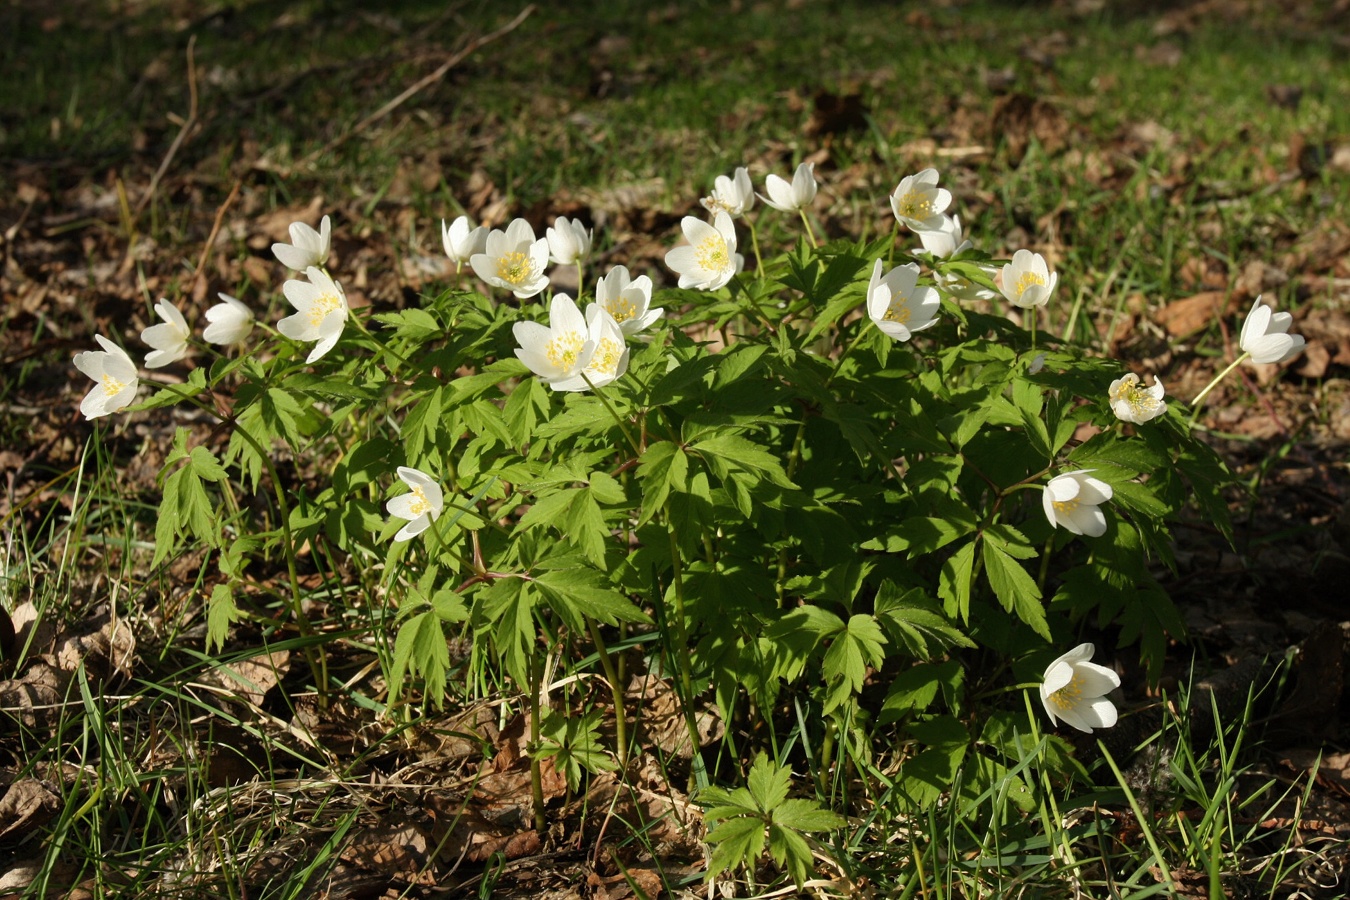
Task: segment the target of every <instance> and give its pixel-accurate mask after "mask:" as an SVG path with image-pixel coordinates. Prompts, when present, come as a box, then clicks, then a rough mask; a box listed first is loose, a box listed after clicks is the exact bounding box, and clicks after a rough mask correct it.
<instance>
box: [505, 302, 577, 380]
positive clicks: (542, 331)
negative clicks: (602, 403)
mask: <svg viewBox="0 0 1350 900" xmlns="http://www.w3.org/2000/svg"><path fill="white" fill-rule="evenodd" d="M511 333H512V334H514V335H515V336H516V342H517V343H519V344H520V347H518V348H517V349H516V357H517V358H518V359H519V360H520V361H521V362H523V363H524V364H525V365H526V366H528V367H529V369H530V371H531V372H533V373H534V374H536V375H538V376H539V377H540V379H542V380H543V382H544V383H545V384H547V385H549V386H555V385H557V384H558V383H559V382H568V381H570V380H571V379H576V380H581V379H580V377H579V376H580V374H581V373H582V372H583V371H584V370H585V369H586V367H587V366H589V365H590V364H591V356H592V355H593V354H594V353H595V342H594V341H593V340H591V339H590V329H589V328H588V327H587V324H586V317H585V316H583V315H582V314H581V310H579V309H577V304H576V302H575V301H574V300H573V299H572V298H571V297H569V296H567V295H566V294H554V295H553V300H552V302H551V303H549V307H548V325H547V326H545V325H541V324H539V323H538V322H517V323H516V324H515V325H513V326H512V327H511ZM582 385H583V387H582V388H580V389H581V390H584V389H585V388H584V385H585V382H584V381H583V382H582ZM566 390H578V388H566Z"/></svg>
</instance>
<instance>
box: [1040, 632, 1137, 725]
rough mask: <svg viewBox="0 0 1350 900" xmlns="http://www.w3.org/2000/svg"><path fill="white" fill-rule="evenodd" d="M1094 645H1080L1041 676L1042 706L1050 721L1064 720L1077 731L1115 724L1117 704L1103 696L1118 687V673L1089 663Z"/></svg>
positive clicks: (1050, 666)
mask: <svg viewBox="0 0 1350 900" xmlns="http://www.w3.org/2000/svg"><path fill="white" fill-rule="evenodd" d="M1095 649H1096V648H1095V647H1093V646H1092V645H1091V644H1079V645H1078V646H1077V647H1074V648H1073V649H1072V650H1070V651H1069V652H1068V653H1065V654H1064V655H1063V656H1061V657H1060V658H1059V659H1057V660H1055V661H1054V662H1052V663H1051V664H1050V665H1049V667H1048V668H1046V670H1045V675H1044V676H1043V677H1042V679H1041V705H1042V706H1044V707H1045V714H1046V715H1048V716H1049V717H1050V721H1051V722H1053V723H1059V722H1063V723H1064V724H1065V725H1072V726H1073V727H1074V728H1077V729H1078V730H1079V731H1086V732H1089V733H1091V731H1092V729H1094V728H1110V727H1111V726H1113V725H1115V724H1116V707H1115V704H1114V703H1112V702H1111V701H1110V700H1108V699H1106V695H1107V694H1109V693H1111V692H1112V691H1114V690H1115V689H1116V688H1118V687H1120V676H1119V675H1117V674H1116V673H1115V672H1113V671H1112V670H1111V669H1108V668H1107V667H1106V666H1099V665H1097V664H1096V663H1092V662H1088V660H1090V659H1091V658H1092V654H1093V652H1094V651H1095Z"/></svg>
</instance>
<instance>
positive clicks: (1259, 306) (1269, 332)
mask: <svg viewBox="0 0 1350 900" xmlns="http://www.w3.org/2000/svg"><path fill="white" fill-rule="evenodd" d="M1292 324H1294V317H1293V316H1291V315H1290V314H1289V313H1287V312H1278V313H1277V312H1271V310H1270V307H1269V306H1266V305H1265V304H1264V303H1262V302H1261V298H1260V297H1257V298H1256V301H1255V302H1254V303H1252V310H1251V312H1249V313H1248V314H1247V321H1245V322H1243V323H1242V334H1241V336H1240V337H1239V338H1238V344H1239V345H1240V346H1241V347H1242V352H1244V353H1249V354H1251V358H1252V362H1255V363H1281V362H1284V361H1285V360H1288V359H1293V358H1294V357H1295V356H1298V354H1299V353H1300V352H1302V350H1303V344H1304V340H1303V338H1302V336H1300V335H1297V334H1289V333H1288V332H1289V326H1290V325H1292Z"/></svg>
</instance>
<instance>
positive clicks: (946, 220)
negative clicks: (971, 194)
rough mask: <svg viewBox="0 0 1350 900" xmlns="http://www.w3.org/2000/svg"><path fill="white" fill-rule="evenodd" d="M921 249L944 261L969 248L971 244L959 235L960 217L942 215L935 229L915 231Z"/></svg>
mask: <svg viewBox="0 0 1350 900" xmlns="http://www.w3.org/2000/svg"><path fill="white" fill-rule="evenodd" d="M914 233H915V234H917V235H918V236H919V240H920V241H922V242H923V249H924V250H925V251H927V252H928V253H931V254H932V255H933V256H936V257H937V258H938V259H946V258H947V257H949V256H953V255H955V254H957V253H960V252H961V251H962V250H967V249H969V248H970V246H971V243H970V241H968V240H965V237H964V235H962V233H961V217H960V216H948V215H943V216H942V217H941V220H940V221H939V223H938V227H937V228H932V229H928V228H924V229H916V230H915V232H914Z"/></svg>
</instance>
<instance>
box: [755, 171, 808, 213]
mask: <svg viewBox="0 0 1350 900" xmlns="http://www.w3.org/2000/svg"><path fill="white" fill-rule="evenodd" d="M815 167H816V164H815V163H802V164H801V165H800V166H798V167H797V171H796V172H794V173H793V175H792V181H791V182H789V181H788V180H787V179H786V178H780V177H778V176H777V175H770V176H769V177H768V178H765V179H764V190H766V191H768V193H769V196H767V197H765V196H764V195H763V194H760V195H759V199H761V200H763V201H764V202H765V203H767V204H768V205H769V206H772V207H773V208H774V209H776V210H780V211H782V212H797V211H798V210H803V209H806V208H808V207H809V206H810V205H811V201H812V200H815V199H816V188H817V185H816V176H815V173H814V172H813V171H812V170H814V169H815Z"/></svg>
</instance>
